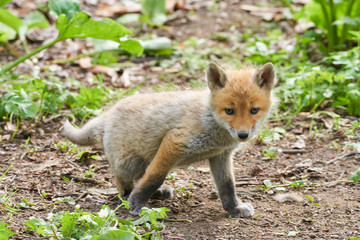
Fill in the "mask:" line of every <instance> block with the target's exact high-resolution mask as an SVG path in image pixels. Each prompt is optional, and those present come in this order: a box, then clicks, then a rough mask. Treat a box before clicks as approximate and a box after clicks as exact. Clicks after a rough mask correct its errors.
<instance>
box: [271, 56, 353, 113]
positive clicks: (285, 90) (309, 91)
mask: <svg viewBox="0 0 360 240" xmlns="http://www.w3.org/2000/svg"><path fill="white" fill-rule="evenodd" d="M350 51H353V50H350ZM344 65H345V64H343V66H342V70H341V71H338V72H337V73H336V74H335V72H336V71H337V70H336V69H334V68H332V67H327V68H326V67H320V66H316V67H315V66H314V67H313V66H306V67H303V68H302V69H300V70H299V71H298V72H297V73H290V74H286V76H284V77H285V78H286V81H285V82H283V83H282V84H281V85H280V86H279V87H278V88H277V89H276V92H277V94H278V96H281V101H280V104H279V105H280V107H281V108H283V109H284V110H288V111H290V112H292V113H293V114H294V115H295V114H297V113H299V112H301V111H310V112H312V113H313V112H315V111H316V110H317V109H318V108H319V107H320V105H321V104H322V103H324V102H325V101H326V102H327V103H328V104H329V105H331V106H334V107H337V108H342V109H345V110H346V111H347V112H348V113H349V114H351V115H355V116H360V109H359V108H358V107H357V103H358V102H359V101H360V79H359V73H360V72H359V66H360V65H359V64H358V65H357V67H353V68H352V69H351V70H350V69H348V67H345V66H344ZM353 71H355V72H353ZM293 109H296V111H294V110H293Z"/></svg>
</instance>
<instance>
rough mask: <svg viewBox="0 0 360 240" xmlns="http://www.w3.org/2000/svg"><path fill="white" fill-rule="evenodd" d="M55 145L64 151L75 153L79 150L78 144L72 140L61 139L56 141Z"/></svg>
mask: <svg viewBox="0 0 360 240" xmlns="http://www.w3.org/2000/svg"><path fill="white" fill-rule="evenodd" d="M55 147H56V148H57V149H59V150H60V151H61V152H62V153H67V152H71V153H74V152H76V151H77V147H76V145H74V144H73V143H72V142H70V141H60V142H58V143H56V145H55Z"/></svg>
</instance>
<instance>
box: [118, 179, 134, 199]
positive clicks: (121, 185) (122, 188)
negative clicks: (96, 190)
mask: <svg viewBox="0 0 360 240" xmlns="http://www.w3.org/2000/svg"><path fill="white" fill-rule="evenodd" d="M115 179H116V189H117V190H118V192H119V194H120V196H121V197H126V196H129V195H130V193H131V191H132V190H133V188H134V183H133V181H132V180H130V181H129V180H128V181H124V179H123V178H121V177H117V176H115Z"/></svg>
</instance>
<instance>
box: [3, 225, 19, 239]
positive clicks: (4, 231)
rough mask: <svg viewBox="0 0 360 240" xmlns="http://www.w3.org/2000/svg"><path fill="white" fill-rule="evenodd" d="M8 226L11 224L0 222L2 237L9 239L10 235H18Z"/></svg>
mask: <svg viewBox="0 0 360 240" xmlns="http://www.w3.org/2000/svg"><path fill="white" fill-rule="evenodd" d="M7 226H9V224H7V223H4V222H0V239H3V240H7V239H9V237H10V236H12V235H17V233H14V232H12V231H11V230H10V229H8V228H7Z"/></svg>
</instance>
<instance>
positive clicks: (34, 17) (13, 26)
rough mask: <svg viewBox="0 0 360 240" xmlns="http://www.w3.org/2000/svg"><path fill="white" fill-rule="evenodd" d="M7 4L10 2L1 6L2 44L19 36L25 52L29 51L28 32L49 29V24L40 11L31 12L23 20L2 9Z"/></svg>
mask: <svg viewBox="0 0 360 240" xmlns="http://www.w3.org/2000/svg"><path fill="white" fill-rule="evenodd" d="M7 2H10V1H3V2H2V4H1V5H0V7H1V8H0V43H5V42H6V41H8V40H12V39H15V37H16V35H19V37H20V40H21V41H22V43H23V44H24V48H25V50H26V51H28V49H27V45H26V37H25V35H26V33H27V32H28V30H29V29H31V28H34V27H38V28H47V27H48V26H49V22H48V21H47V19H46V17H45V16H44V15H43V14H42V13H40V12H39V11H34V12H30V13H29V14H27V15H26V16H25V18H24V19H23V20H21V19H20V18H19V17H17V16H15V15H14V14H12V13H11V12H10V11H9V10H8V9H4V8H2V7H4V6H5V5H6V4H7Z"/></svg>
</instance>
